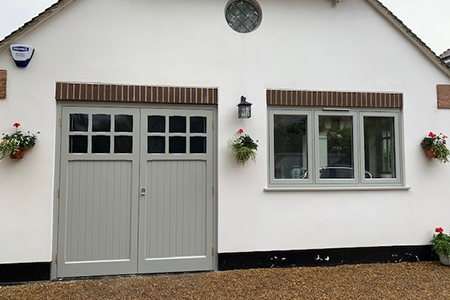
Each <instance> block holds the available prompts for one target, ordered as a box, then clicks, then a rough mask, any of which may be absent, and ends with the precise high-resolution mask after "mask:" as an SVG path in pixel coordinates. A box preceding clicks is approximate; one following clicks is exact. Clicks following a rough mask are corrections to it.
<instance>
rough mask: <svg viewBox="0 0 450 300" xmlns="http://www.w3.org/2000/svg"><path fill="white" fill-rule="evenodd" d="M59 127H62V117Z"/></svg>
mask: <svg viewBox="0 0 450 300" xmlns="http://www.w3.org/2000/svg"><path fill="white" fill-rule="evenodd" d="M59 127H62V118H59Z"/></svg>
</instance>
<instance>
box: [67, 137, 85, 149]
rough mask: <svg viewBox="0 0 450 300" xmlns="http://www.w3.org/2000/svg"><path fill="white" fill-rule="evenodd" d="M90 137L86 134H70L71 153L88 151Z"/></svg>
mask: <svg viewBox="0 0 450 300" xmlns="http://www.w3.org/2000/svg"><path fill="white" fill-rule="evenodd" d="M87 147H88V139H87V136H85V135H70V136H69V153H87Z"/></svg>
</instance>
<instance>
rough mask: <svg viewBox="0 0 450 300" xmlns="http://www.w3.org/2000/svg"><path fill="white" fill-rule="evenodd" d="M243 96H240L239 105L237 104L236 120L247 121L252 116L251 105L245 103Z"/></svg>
mask: <svg viewBox="0 0 450 300" xmlns="http://www.w3.org/2000/svg"><path fill="white" fill-rule="evenodd" d="M245 99H247V98H245V97H244V96H241V103H239V104H238V118H239V119H248V118H250V117H251V116H252V104H251V103H250V102H247V101H245Z"/></svg>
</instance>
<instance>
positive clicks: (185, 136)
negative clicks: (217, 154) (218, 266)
mask: <svg viewBox="0 0 450 300" xmlns="http://www.w3.org/2000/svg"><path fill="white" fill-rule="evenodd" d="M212 118H213V114H212V110H196V109H192V110H186V109H179V110H177V109H170V110H168V109H143V108H110V107H63V108H62V126H61V127H62V130H61V133H62V134H61V135H62V136H61V169H60V204H59V218H58V262H57V277H75V276H92V275H113V274H135V273H154V272H171V271H193V270H212V269H213V266H214V264H213V253H212V246H213V234H214V233H213V228H214V226H213V215H214V214H213V209H214V208H213V207H214V205H213V196H212V188H213V178H214V176H213V160H212V159H213V148H212V147H213V143H212V140H213V138H212V137H213V132H212ZM162 119H164V129H163V130H162V129H160V128H161V126H162V125H161V123H160V122H161V121H162ZM183 120H184V123H183ZM180 122H181V123H180ZM183 124H185V129H184V131H183ZM174 126H175V127H174ZM161 130H162V131H161ZM162 140H164V141H163V142H161V141H162Z"/></svg>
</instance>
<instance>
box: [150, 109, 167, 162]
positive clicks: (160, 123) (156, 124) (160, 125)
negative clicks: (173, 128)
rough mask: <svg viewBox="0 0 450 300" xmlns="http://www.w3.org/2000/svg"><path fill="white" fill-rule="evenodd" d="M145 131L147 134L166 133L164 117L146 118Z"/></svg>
mask: <svg viewBox="0 0 450 300" xmlns="http://www.w3.org/2000/svg"><path fill="white" fill-rule="evenodd" d="M147 131H148V132H165V131H166V117H165V116H148V124H147ZM149 153H150V152H149Z"/></svg>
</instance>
